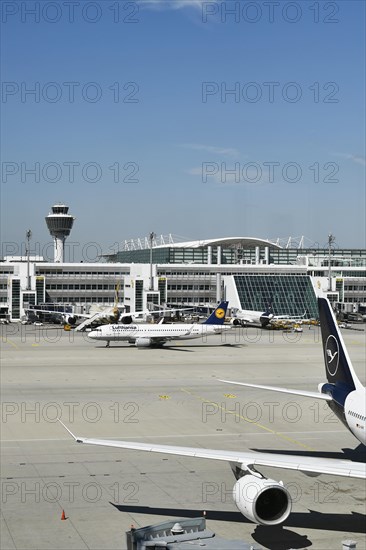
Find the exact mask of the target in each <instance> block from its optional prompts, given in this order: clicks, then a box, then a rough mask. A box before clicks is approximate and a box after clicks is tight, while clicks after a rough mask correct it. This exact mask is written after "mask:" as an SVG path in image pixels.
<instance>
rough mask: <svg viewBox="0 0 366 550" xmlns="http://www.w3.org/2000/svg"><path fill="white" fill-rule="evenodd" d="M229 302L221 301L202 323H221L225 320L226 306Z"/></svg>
mask: <svg viewBox="0 0 366 550" xmlns="http://www.w3.org/2000/svg"><path fill="white" fill-rule="evenodd" d="M228 303H229V302H221V304H219V305H218V306H217V308H216V309H215V311H213V312H212V313H211V315H210V316H209V318H208V319H207V320H206V321H205V322H204V323H203V324H204V325H223V324H224V321H225V316H226V311H227V306H228Z"/></svg>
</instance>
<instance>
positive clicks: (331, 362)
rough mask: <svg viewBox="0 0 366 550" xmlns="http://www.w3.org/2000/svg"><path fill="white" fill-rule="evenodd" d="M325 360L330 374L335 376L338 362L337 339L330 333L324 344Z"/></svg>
mask: <svg viewBox="0 0 366 550" xmlns="http://www.w3.org/2000/svg"><path fill="white" fill-rule="evenodd" d="M325 350H326V352H325V361H326V365H327V371H328V373H329V374H330V376H335V374H336V372H337V370H338V364H339V346H338V341H337V339H336V338H335V337H334V336H333V335H332V334H330V335H329V336H328V338H327V342H326V344H325Z"/></svg>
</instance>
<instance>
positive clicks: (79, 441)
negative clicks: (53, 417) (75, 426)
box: [57, 418, 83, 443]
mask: <svg viewBox="0 0 366 550" xmlns="http://www.w3.org/2000/svg"><path fill="white" fill-rule="evenodd" d="M57 420H58V421H59V422H60V424H61V426H63V427H64V428H65V430H66V431H67V432H69V434H70V435H71V437H73V438H74V439H75V441H76V442H77V443H83V440H82V439H80V438H79V437H76V435H74V434H73V433H72V431H71V430H69V428H68V427H67V426H65V424H64V423H63V422H62V421H61V420H60V419H59V418H58V419H57Z"/></svg>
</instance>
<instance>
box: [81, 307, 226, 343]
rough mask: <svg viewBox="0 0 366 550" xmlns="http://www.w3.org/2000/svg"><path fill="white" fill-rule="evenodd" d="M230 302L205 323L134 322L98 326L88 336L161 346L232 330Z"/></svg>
mask: <svg viewBox="0 0 366 550" xmlns="http://www.w3.org/2000/svg"><path fill="white" fill-rule="evenodd" d="M227 305H228V302H221V304H219V305H218V306H217V308H216V309H215V311H214V312H213V313H211V315H210V317H209V318H208V319H207V321H205V322H204V323H202V324H198V323H193V324H186V323H169V324H162V323H159V324H157V325H156V324H155V325H153V324H143V323H140V324H131V325H120V324H118V325H115V324H114V325H105V326H101V327H98V328H96V329H95V330H93V331H92V332H90V333H89V338H92V339H94V340H102V341H105V342H107V344H106V347H109V345H110V343H111V342H121V341H127V342H130V343H131V344H135V345H136V346H137V347H141V348H145V347H150V346H162V345H163V344H165V342H168V341H170V340H188V339H192V338H200V337H206V336H209V335H211V334H220V333H222V332H224V331H225V330H228V329H231V327H230V325H224V321H225V315H226V310H227Z"/></svg>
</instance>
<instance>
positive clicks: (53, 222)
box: [45, 204, 75, 263]
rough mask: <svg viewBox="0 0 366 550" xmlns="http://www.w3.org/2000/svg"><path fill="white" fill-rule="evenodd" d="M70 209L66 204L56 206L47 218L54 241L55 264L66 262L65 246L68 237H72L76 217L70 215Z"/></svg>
mask: <svg viewBox="0 0 366 550" xmlns="http://www.w3.org/2000/svg"><path fill="white" fill-rule="evenodd" d="M68 212H69V207H68V206H66V205H65V204H55V205H54V206H52V212H51V213H50V214H48V216H46V218H45V219H46V224H47V227H48V230H49V232H50V233H51V235H52V237H53V239H54V241H55V248H54V251H55V252H54V262H56V263H60V262H63V261H64V245H65V240H66V237H68V236H69V235H70V231H71V228H72V226H73V223H74V219H75V218H74V217H73V216H71V215H70V214H68Z"/></svg>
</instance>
